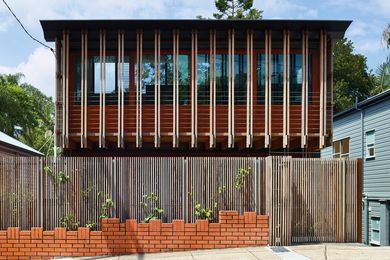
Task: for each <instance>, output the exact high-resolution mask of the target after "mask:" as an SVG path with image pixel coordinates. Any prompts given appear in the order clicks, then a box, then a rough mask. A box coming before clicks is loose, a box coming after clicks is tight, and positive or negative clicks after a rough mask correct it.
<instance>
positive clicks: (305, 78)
mask: <svg viewBox="0 0 390 260" xmlns="http://www.w3.org/2000/svg"><path fill="white" fill-rule="evenodd" d="M308 44H309V37H308V34H307V31H302V109H301V112H302V113H301V126H302V128H301V148H306V147H307V135H308V101H309V99H308V61H309V57H308V56H309V54H308Z"/></svg>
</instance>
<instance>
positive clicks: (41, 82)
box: [0, 47, 55, 96]
mask: <svg viewBox="0 0 390 260" xmlns="http://www.w3.org/2000/svg"><path fill="white" fill-rule="evenodd" d="M54 70H55V58H54V55H53V53H52V52H51V51H50V50H48V49H46V48H43V47H39V48H37V49H35V50H34V52H33V53H32V54H30V56H29V57H28V59H27V61H26V62H22V63H20V64H19V65H17V66H16V67H5V66H0V73H5V74H9V73H11V74H14V73H19V72H20V73H23V74H24V76H25V77H24V78H23V82H26V83H29V84H31V85H33V86H34V87H36V88H38V89H40V90H41V91H42V92H43V93H44V94H46V95H48V96H54V88H55V85H54V84H55V79H54Z"/></svg>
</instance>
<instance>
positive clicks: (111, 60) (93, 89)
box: [75, 56, 130, 105]
mask: <svg viewBox="0 0 390 260" xmlns="http://www.w3.org/2000/svg"><path fill="white" fill-rule="evenodd" d="M129 68H130V63H129V58H128V57H125V62H124V73H123V82H124V91H125V93H128V92H129V85H130V81H129V79H130V77H129V76H130V71H129ZM75 69H76V81H75V99H76V102H77V103H80V98H81V60H80V59H78V60H77V61H76V66H75ZM105 76H106V91H105V93H106V103H108V104H110V103H116V102H118V99H117V93H118V91H117V88H118V64H117V58H116V57H115V56H107V57H106V75H105ZM87 91H88V104H92V105H97V104H99V94H100V57H99V56H93V57H89V58H88V64H87ZM126 101H127V99H125V102H126Z"/></svg>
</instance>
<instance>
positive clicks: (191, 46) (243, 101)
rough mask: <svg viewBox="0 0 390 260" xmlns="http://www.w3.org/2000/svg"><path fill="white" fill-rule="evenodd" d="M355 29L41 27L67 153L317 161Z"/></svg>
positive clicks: (171, 24) (143, 24)
mask: <svg viewBox="0 0 390 260" xmlns="http://www.w3.org/2000/svg"><path fill="white" fill-rule="evenodd" d="M350 23H351V21H325V20H45V21H41V25H42V28H43V32H44V37H45V39H46V41H48V42H55V46H56V75H57V81H56V129H55V133H56V144H57V145H58V146H60V147H61V148H62V149H63V153H64V154H65V155H107V156H110V155H131V156H134V155H153V156H164V155H165V156H166V155H176V156H177V155H179V156H185V155H187V156H191V155H199V154H202V155H205V154H208V155H215V156H222V155H227V156H230V155H251V156H262V155H269V154H280V153H283V154H289V155H294V156H295V155H296V156H317V157H318V156H319V151H320V149H321V148H323V147H326V146H328V145H330V144H331V141H332V123H331V122H332V120H331V119H332V114H333V112H332V88H333V87H332V42H333V41H335V40H337V39H340V38H342V37H343V36H344V33H345V31H346V30H347V28H348V26H349V25H350Z"/></svg>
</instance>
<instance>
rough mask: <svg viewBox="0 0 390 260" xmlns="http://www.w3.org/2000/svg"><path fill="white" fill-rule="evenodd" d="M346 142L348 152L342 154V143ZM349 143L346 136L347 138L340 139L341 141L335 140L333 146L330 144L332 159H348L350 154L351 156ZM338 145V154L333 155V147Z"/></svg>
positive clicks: (348, 138)
mask: <svg viewBox="0 0 390 260" xmlns="http://www.w3.org/2000/svg"><path fill="white" fill-rule="evenodd" d="M347 140H348V152H347V153H343V143H344V142H345V141H347ZM350 141H351V138H350V137H349V136H348V137H344V138H341V139H337V140H335V141H333V144H332V148H333V149H332V157H333V158H349V156H350V154H351V150H350V148H351V145H350V143H351V142H350ZM337 143H338V145H339V152H338V153H335V149H334V148H335V145H336V144H337Z"/></svg>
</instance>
